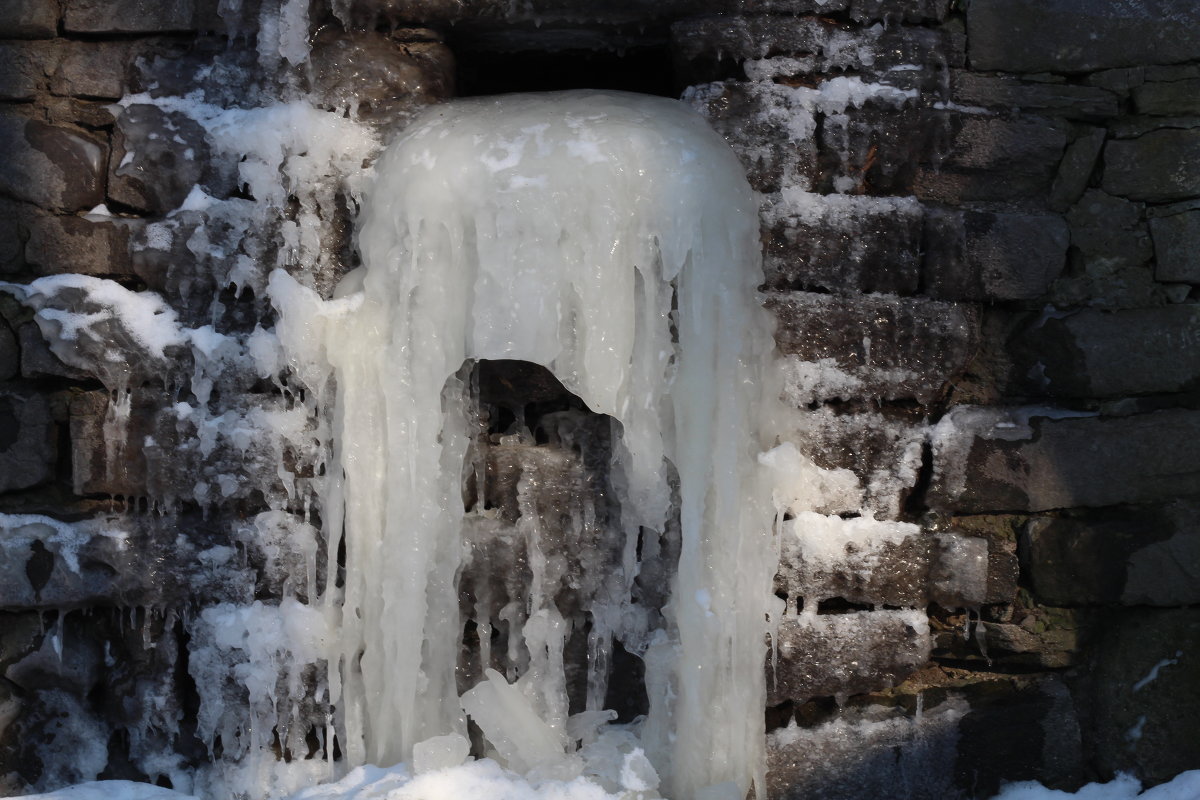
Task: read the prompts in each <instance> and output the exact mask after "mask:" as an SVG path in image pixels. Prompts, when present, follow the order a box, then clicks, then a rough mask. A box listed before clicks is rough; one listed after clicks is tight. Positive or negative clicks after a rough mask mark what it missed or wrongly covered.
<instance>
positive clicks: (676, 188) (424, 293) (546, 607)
mask: <svg viewBox="0 0 1200 800" xmlns="http://www.w3.org/2000/svg"><path fill="white" fill-rule="evenodd" d="M376 170H377V175H378V178H377V182H376V184H375V186H374V190H373V193H372V194H371V195H370V198H369V200H368V202H367V204H366V205H365V206H364V207H365V212H364V219H363V221H362V225H361V230H360V238H359V245H360V250H361V252H362V255H363V260H364V263H365V265H366V270H365V274H362V275H356V276H355V277H354V278H352V279H350V280H349V281H348V282H347V283H346V285H345V286H344V287H343V289H342V290H341V291H340V292H339V293H338V297H336V299H334V300H332V301H321V300H320V299H319V297H318V296H317V295H316V294H315V293H314V292H313V291H311V290H309V289H306V288H303V287H302V286H301V285H300V284H298V283H297V282H296V281H294V280H293V279H291V278H290V277H289V276H288V275H286V274H285V273H283V272H281V271H277V272H276V273H275V274H274V275H273V276H272V278H271V282H270V289H271V293H272V297H273V300H274V302H275V303H276V305H277V306H278V307H279V309H280V310H281V320H280V322H279V324H278V326H277V333H278V335H279V337H280V339H281V341H282V342H283V345H284V348H285V351H286V352H287V354H288V356H289V358H290V360H291V362H292V366H293V369H294V370H295V373H296V374H297V375H298V376H299V377H300V378H301V379H303V380H304V381H305V382H306V383H308V385H309V386H310V388H311V389H312V390H313V392H314V396H317V397H321V396H325V399H326V402H327V403H328V404H329V406H330V411H331V413H332V415H333V427H332V435H333V437H334V439H333V441H334V442H335V446H334V450H335V452H334V458H335V460H336V463H337V466H338V468H334V469H330V470H329V471H328V480H327V484H326V487H325V490H324V493H323V497H322V503H323V506H324V508H323V520H324V523H325V525H326V530H327V532H328V535H330V536H331V537H333V540H334V541H336V539H337V537H338V536H339V535H340V533H341V531H342V530H343V529H344V531H345V534H344V535H345V550H346V567H345V584H344V590H343V592H344V594H343V595H342V596H340V597H335V596H334V593H333V592H330V593H328V595H329V596H328V597H327V602H328V607H329V611H330V614H331V615H332V616H334V617H336V618H337V619H335V620H334V624H333V625H332V627H331V630H333V631H337V632H338V633H337V634H335V635H336V636H338V637H339V638H338V639H337V641H336V642H335V643H334V645H333V647H332V649H331V651H330V665H331V671H330V672H331V679H333V683H332V685H331V699H332V701H333V703H334V704H335V706H337V707H338V708H339V710H340V713H341V714H342V719H341V720H340V724H341V725H342V729H343V735H344V736H345V741H344V742H343V747H344V750H345V752H346V753H347V756H348V758H349V759H350V761H351V763H363V762H365V761H371V762H375V763H384V764H388V763H394V762H397V761H401V760H407V759H409V758H411V757H412V755H413V750H414V746H415V745H417V744H418V743H422V742H424V741H425V740H427V739H430V738H431V737H436V736H444V735H447V734H451V733H458V734H465V733H466V732H467V727H466V721H465V719H464V714H463V709H464V707H465V708H466V711H467V713H469V714H471V715H472V716H474V717H476V718H477V721H479V723H480V725H481V727H483V728H484V730H485V733H487V734H488V737H489V739H491V743H492V745H493V746H494V747H495V748H496V750H497V751H499V753H500V755H501V756H505V755H508V758H509V761H510V765H511V766H513V767H521V768H532V767H535V766H537V767H540V768H544V769H545V768H550V769H552V771H553V772H554V773H555V774H559V775H561V776H562V777H569V776H570V775H571V774H572V773H574V774H579V771H580V770H584V771H585V772H586V771H587V770H588V754H589V752H590V753H593V754H594V753H597V752H599V751H602V750H605V748H606V747H607V748H608V749H610V750H613V752H614V753H617V754H620V757H621V759H624V761H622V763H624V762H625V761H629V760H630V759H633V761H630V764H631V765H632V766H629V769H628V770H625V771H626V772H628V773H629V774H628V775H625V777H626V778H628V779H629V781H632V782H633V783H637V784H638V786H639V787H642V788H643V789H650V788H652V786H653V785H654V784H656V783H658V782H659V781H660V780H661V787H660V789H661V791H662V792H663V793H664V794H665V795H667V796H673V797H679V798H690V797H698V796H706V797H707V796H712V797H714V798H715V797H734V796H736V797H742V796H744V795H745V793H746V792H747V791H748V790H749V789H750V788H751V785H752V784H753V785H756V786H758V787H762V786H764V785H765V784H763V783H762V779H763V770H764V757H763V746H764V745H763V741H764V739H763V737H764V731H763V717H762V711H761V709H762V708H763V705H764V702H765V687H764V675H763V663H764V662H763V659H764V653H765V649H764V647H765V641H766V636H767V624H766V618H767V612H768V610H769V609H770V607H771V602H770V601H771V596H770V588H771V578H772V576H773V574H774V571H775V566H776V558H777V549H776V545H775V544H774V542H773V521H774V519H775V509H774V507H773V505H772V502H771V491H770V489H771V487H770V486H769V480H768V475H767V473H768V472H769V470H768V469H767V467H766V466H765V465H763V464H760V463H759V462H758V460H757V458H756V457H757V455H758V454H759V453H760V452H762V451H763V450H765V449H768V448H769V447H770V446H771V445H772V444H773V442H772V441H771V440H770V438H768V437H769V434H770V433H771V432H773V427H772V420H773V417H774V413H773V409H774V407H775V406H774V403H775V402H776V400H775V398H777V397H778V395H779V387H778V386H777V385H776V383H775V382H774V379H773V378H772V377H771V376H772V375H773V374H777V371H772V370H771V369H770V362H771V359H770V356H769V354H770V351H771V347H772V342H771V336H770V323H769V321H768V317H767V315H766V312H764V311H763V309H762V308H761V306H760V305H759V302H758V300H757V297H756V291H755V290H756V286H757V284H758V283H759V282H760V281H761V268H760V265H759V260H760V255H759V251H760V244H759V239H758V218H757V200H756V197H755V196H754V194H753V193H752V192H751V190H750V188H749V187H748V185H747V183H746V179H745V177H744V173H743V170H742V167H741V165H740V164H739V163H738V161H737V159H736V158H735V157H734V155H733V153H732V152H731V151H730V150H729V149H728V147H727V146H726V145H725V143H724V142H723V141H722V140H721V139H720V138H719V137H718V136H717V135H716V134H715V133H713V132H712V131H711V130H710V129H709V128H708V126H707V125H706V123H705V122H704V121H703V119H701V118H700V117H699V116H698V115H695V114H694V113H692V112H691V111H689V110H688V109H687V108H686V107H685V106H683V105H682V104H680V103H677V102H674V101H669V100H664V99H660V98H652V97H644V96H634V95H625V94H619V93H606V92H572V93H562V94H549V95H539V96H533V95H530V96H509V97H503V98H496V99H486V100H468V101H459V102H455V103H451V104H447V105H442V106H437V107H434V108H431V109H430V110H428V111H426V112H425V113H424V115H423V116H421V117H420V118H419V119H418V120H417V121H415V122H414V123H413V124H412V125H411V126H410V127H408V128H407V129H406V131H405V132H404V134H403V135H402V136H401V138H400V139H399V140H398V141H397V142H396V143H394V144H393V145H392V146H391V147H390V148H389V149H388V150H387V151H386V152H385V153H384V155H383V156H382V158H381V159H380V161H379V162H378V164H377V167H376ZM480 359H523V360H525V361H529V362H533V363H536V364H540V365H542V366H545V367H547V368H548V369H549V370H550V371H551V372H552V373H553V374H554V375H555V376H556V377H557V378H558V379H559V380H561V381H562V383H563V384H564V385H565V387H566V388H567V389H568V390H569V391H571V392H572V393H574V394H575V395H577V396H578V397H579V398H581V399H582V400H583V401H584V402H585V403H586V404H587V405H588V406H589V408H590V409H591V410H592V411H594V412H596V413H600V414H606V415H608V416H610V417H612V418H613V419H614V420H616V422H617V423H619V428H620V433H621V435H620V438H619V441H616V442H614V447H613V462H614V464H613V469H614V472H616V473H619V474H620V475H621V476H622V480H621V481H620V483H619V486H620V487H621V488H620V490H619V494H620V495H621V496H620V498H619V499H620V501H621V502H620V523H619V528H620V530H619V532H618V533H619V535H620V536H623V537H636V536H637V535H638V532H639V530H640V529H645V530H648V531H663V530H664V529H665V528H666V526H667V525H668V524H669V523H670V522H671V521H672V518H673V516H674V515H675V514H677V515H678V524H679V526H680V535H681V539H682V545H681V554H680V557H679V564H678V570H677V573H676V577H675V579H674V584H673V590H672V593H671V600H670V602H669V603H668V604H667V606H666V608H665V609H663V615H662V616H661V617H659V618H657V621H656V622H654V623H653V624H651V623H650V622H649V620H650V619H651V617H650V616H649V615H647V614H644V613H639V612H638V609H637V607H636V606H634V605H631V604H630V603H629V602H628V587H629V586H630V585H631V583H632V581H633V579H634V578H635V577H636V571H637V569H638V560H637V556H636V553H635V548H634V547H633V546H632V545H633V542H634V541H635V540H634V539H630V538H626V539H625V540H624V541H625V545H626V546H624V547H623V549H622V552H624V553H626V554H627V556H626V557H624V558H622V559H619V560H618V561H619V564H618V565H617V566H616V567H615V569H617V570H620V571H621V572H623V573H625V574H621V575H619V576H618V577H619V578H620V580H619V581H617V582H616V585H617V586H619V587H622V590H621V592H618V593H617V594H621V593H624V595H625V597H624V598H620V597H614V598H613V600H614V607H608V608H606V607H605V606H604V605H603V604H601V605H600V606H599V607H598V608H596V609H594V617H593V631H594V632H596V631H599V633H598V634H597V636H598V638H599V639H601V640H603V639H606V638H607V637H611V636H615V637H617V638H619V639H620V640H621V641H622V643H623V645H624V646H625V648H626V649H627V650H628V651H629V652H631V653H633V654H635V655H637V656H639V657H640V658H641V659H642V661H643V662H644V664H645V667H646V687H647V692H648V694H649V696H650V710H649V715H648V717H647V718H646V719H645V720H644V721H643V722H642V723H641V724H640V725H639V726H635V727H636V728H638V729H639V732H640V740H638V739H635V740H633V741H634V742H635V743H636V747H631V746H630V743H629V742H625V744H624V745H621V746H618V743H617V739H620V738H621V737H622V736H626V737H627V736H630V735H631V734H630V733H629V731H624V732H622V731H618V730H617V729H615V728H614V729H610V730H608V732H607V736H608V738H607V739H605V738H604V735H601V737H600V740H599V741H596V740H595V739H594V736H592V735H588V736H587V737H586V738H588V739H591V740H593V744H592V745H589V746H588V747H585V748H584V751H582V752H581V754H580V755H579V756H573V755H572V754H571V751H572V750H574V747H575V741H576V734H577V733H578V731H579V728H580V727H581V726H582V727H587V726H585V725H582V723H583V722H585V720H582V719H577V718H574V717H573V718H571V719H569V720H568V719H567V718H566V707H567V703H566V698H565V688H564V678H563V673H562V670H563V667H562V657H561V652H560V651H561V648H562V642H563V637H564V635H565V631H564V629H563V627H562V626H563V618H562V616H561V614H560V612H559V610H558V609H557V608H556V607H555V605H554V598H553V596H551V595H550V594H549V593H547V592H545V591H543V589H544V587H542V588H539V587H538V586H537V585H536V583H537V581H538V580H542V579H543V578H544V577H545V576H544V575H543V574H541V573H538V569H540V568H541V567H544V565H541V567H539V565H538V563H537V560H538V559H539V558H543V557H544V555H545V554H544V553H542V552H541V550H540V548H539V545H538V541H537V537H538V532H539V531H538V527H537V526H538V525H539V524H540V521H539V520H538V519H536V518H531V515H529V514H528V513H527V514H526V517H525V518H523V520H522V522H521V525H522V526H524V530H525V532H526V538H527V543H528V545H527V546H528V554H529V557H530V560H531V561H532V562H534V563H531V568H532V569H533V570H534V573H535V575H536V576H537V577H535V580H534V583H535V585H533V586H531V587H530V589H529V593H528V596H527V597H526V598H525V607H524V608H523V609H518V611H519V613H516V614H510V616H509V619H510V620H511V622H510V623H509V627H510V633H515V631H513V630H512V625H513V623H520V626H521V628H520V633H521V636H520V638H519V640H518V641H517V642H516V643H515V644H516V645H517V646H518V648H523V650H524V658H528V661H527V662H522V669H521V670H519V671H520V672H522V673H523V674H521V675H519V676H517V681H516V683H515V684H510V683H509V681H508V680H506V678H505V676H502V675H500V674H499V673H491V674H490V677H489V678H488V680H487V681H486V682H484V683H483V684H481V685H480V686H478V687H477V688H476V689H475V690H473V691H472V692H471V693H468V695H467V696H465V697H464V698H463V702H462V705H460V701H459V697H458V692H457V690H456V688H455V668H456V664H457V661H458V657H459V651H460V642H461V638H462V625H461V620H460V612H459V605H458V587H457V586H456V582H455V581H456V575H457V573H458V571H459V567H460V565H461V561H462V544H461V542H462V536H463V533H462V531H463V527H464V514H465V509H464V506H463V501H462V490H461V476H462V474H463V464H464V459H465V458H466V457H467V452H468V447H469V440H470V432H469V430H468V429H467V426H466V423H465V422H464V412H465V410H466V403H465V402H464V401H463V400H462V398H463V396H464V387H463V386H462V385H461V380H460V379H459V378H456V377H455V376H456V374H457V373H458V371H459V370H460V368H461V367H462V365H463V364H464V362H468V361H472V360H480ZM335 385H336V396H331V395H332V387H333V386H335ZM323 393H325V394H324V395H323ZM672 469H673V470H674V472H675V473H676V474H677V480H678V485H677V488H676V489H674V490H673V487H672V485H671V472H672ZM673 494H674V495H676V496H677V503H676V502H673ZM342 509H344V512H345V516H344V519H343V517H342V516H341V510H342ZM333 546H334V544H333V542H332V541H331V543H330V548H331V551H332V548H333ZM331 561H332V560H331ZM328 585H329V586H333V585H334V581H333V580H330V581H329V583H328ZM616 601H623V602H624V605H623V606H622V605H621V604H620V603H619V602H616ZM480 622H482V623H483V624H484V625H485V626H489V630H490V625H492V624H495V623H498V622H500V620H498V619H490V618H489V619H484V620H481V621H480ZM512 639H513V637H510V641H509V646H510V648H511V647H513V646H514V642H513V640H512ZM593 644H594V645H595V646H594V647H593V653H594V658H596V659H603V658H604V654H605V644H604V642H603V641H598V642H593ZM337 675H340V677H341V683H340V685H338V683H337V680H336V676H337ZM489 687H490V688H489ZM598 695H599V691H598V690H595V689H594V690H593V692H592V696H593V699H592V702H591V703H590V704H589V710H590V712H591V714H592V715H593V716H595V715H596V712H598V711H599V709H593V708H592V706H593V705H595V704H596V702H597V701H596V699H595V698H596V697H597V696H598ZM601 699H602V698H601ZM506 704H507V705H506ZM518 706H520V707H521V708H523V709H524V711H518V710H516V709H517V708H518ZM502 708H508V709H509V711H508V712H507V713H504V712H500V711H499V709H502ZM527 711H532V712H536V715H535V716H533V717H530V718H529V720H528V721H529V724H528V725H522V724H521V722H520V719H522V718H523V717H528V714H526V712H527ZM577 716H578V715H577ZM489 717H494V718H495V719H496V721H495V722H494V723H493V724H485V722H484V720H485V718H489ZM588 719H589V720H592V716H589V717H588ZM603 719H604V715H603V714H600V715H599V716H595V720H594V722H595V724H599V722H600V721H602V720H603ZM535 721H536V722H535ZM572 723H574V725H573V724H572ZM489 728H490V730H489ZM593 728H594V726H593ZM533 729H536V730H538V731H540V732H541V734H542V735H541V736H540V737H538V738H537V741H541V742H542V744H543V745H544V746H543V747H541V748H540V749H539V748H536V747H532V745H531V746H530V748H531V752H530V753H525V752H524V749H522V750H521V752H520V753H519V754H517V753H516V752H515V751H514V752H513V754H511V755H509V754H507V753H506V746H505V745H504V744H503V742H504V741H505V740H506V739H507V740H508V741H510V742H511V741H515V740H521V741H522V742H523V743H524V744H528V743H529V742H530V741H532V740H533V736H532V733H531V731H532V730H533ZM568 730H570V731H571V733H570V734H568ZM614 737H615V738H614ZM579 738H584V736H583V735H582V734H580V736H579ZM622 741H624V740H623V739H622ZM530 748H525V749H530ZM589 748H590V750H589ZM507 749H511V748H507ZM635 750H636V751H637V752H639V753H640V752H643V751H644V753H645V755H636V754H635ZM535 751H536V752H535ZM646 756H648V757H649V761H648V762H646ZM639 758H640V759H641V761H638V759H639ZM643 762H646V763H645V764H644V765H643ZM650 764H653V768H650ZM639 765H643V766H639ZM593 771H596V772H599V771H602V770H599V768H596V769H595V770H593ZM617 772H622V771H621V770H620V769H618V770H617ZM651 773H656V774H654V775H653V779H651ZM622 774H624V773H623V772H622ZM638 776H641V777H638ZM621 780H622V785H624V786H625V788H626V789H631V788H632V787H631V786H629V785H627V784H625V783H624V782H623V779H621ZM705 787H711V788H705ZM614 788H619V787H614ZM760 791H761V789H760Z"/></svg>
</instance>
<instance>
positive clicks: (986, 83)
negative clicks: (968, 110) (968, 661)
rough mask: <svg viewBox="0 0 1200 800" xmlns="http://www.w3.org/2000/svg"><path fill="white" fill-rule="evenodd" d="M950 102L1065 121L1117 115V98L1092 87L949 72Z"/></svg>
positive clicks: (960, 71)
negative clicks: (1065, 119) (1061, 118)
mask: <svg viewBox="0 0 1200 800" xmlns="http://www.w3.org/2000/svg"><path fill="white" fill-rule="evenodd" d="M950 80H951V86H952V87H953V91H952V93H951V97H952V99H953V100H954V101H955V102H957V103H961V104H962V105H965V106H981V107H983V108H993V109H998V110H1001V111H1012V110H1014V109H1016V110H1020V111H1025V112H1033V113H1044V114H1046V115H1047V116H1056V117H1065V118H1067V119H1097V118H1100V119H1103V118H1107V117H1115V116H1116V115H1117V97H1116V95H1115V94H1113V93H1112V92H1110V91H1108V90H1106V89H1102V88H1099V87H1093V86H1077V85H1075V84H1055V83H1030V82H1026V81H1022V80H1021V79H1019V78H1017V77H1014V76H1010V75H980V74H978V73H974V72H967V71H965V70H955V71H953V72H952V73H951V78H950Z"/></svg>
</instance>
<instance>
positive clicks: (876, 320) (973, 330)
mask: <svg viewBox="0 0 1200 800" xmlns="http://www.w3.org/2000/svg"><path fill="white" fill-rule="evenodd" d="M767 307H768V308H769V309H771V310H772V311H773V312H775V314H776V315H777V316H778V318H779V326H778V329H777V330H776V332H775V340H776V342H777V343H778V345H779V349H780V351H781V352H782V353H784V354H785V355H787V356H790V357H791V358H790V359H789V365H788V366H787V367H785V370H786V372H785V375H786V380H787V382H788V387H787V389H786V390H785V391H786V393H787V395H788V397H789V398H790V399H791V400H792V401H793V402H796V403H797V404H806V403H812V402H822V401H825V400H832V399H835V398H838V397H840V398H844V399H849V398H861V397H877V398H881V399H900V398H913V399H917V400H918V401H921V402H928V401H930V400H931V399H932V398H934V397H936V396H937V395H938V393H939V392H940V391H941V389H942V387H943V386H944V384H945V383H946V382H947V381H950V380H952V379H953V378H954V377H955V376H956V375H958V374H959V373H960V372H961V370H962V369H963V368H964V367H965V366H966V363H967V360H968V359H969V358H970V355H971V353H972V352H973V348H974V343H975V341H976V339H977V336H978V333H977V331H978V324H979V320H978V316H977V315H976V313H975V311H974V309H972V308H970V307H967V306H964V305H960V304H956V303H944V302H938V301H934V300H927V299H924V298H906V297H892V296H887V295H860V296H851V297H837V296H834V295H827V294H812V293H807V292H794V293H791V294H786V295H785V294H777V295H771V296H770V297H769V299H768V301H767Z"/></svg>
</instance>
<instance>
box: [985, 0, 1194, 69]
mask: <svg viewBox="0 0 1200 800" xmlns="http://www.w3.org/2000/svg"><path fill="white" fill-rule="evenodd" d="M967 36H968V39H969V41H970V59H971V66H972V68H974V69H978V70H985V71H986V70H1004V71H1008V72H1091V71H1094V70H1098V69H1104V68H1106V67H1130V66H1139V65H1142V64H1173V63H1176V62H1179V61H1191V60H1193V59H1196V58H1200V6H1197V5H1196V4H1194V3H1190V2H1182V3H1181V2H1177V0H1132V1H1130V0H973V2H972V3H971V4H970V5H969V6H968V11H967Z"/></svg>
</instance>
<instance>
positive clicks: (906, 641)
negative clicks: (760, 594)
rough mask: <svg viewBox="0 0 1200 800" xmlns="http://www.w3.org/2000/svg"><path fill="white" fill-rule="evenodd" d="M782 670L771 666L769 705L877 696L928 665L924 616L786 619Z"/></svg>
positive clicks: (897, 613)
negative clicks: (814, 699)
mask: <svg viewBox="0 0 1200 800" xmlns="http://www.w3.org/2000/svg"><path fill="white" fill-rule="evenodd" d="M778 639H779V641H778V666H777V667H776V668H775V669H774V670H771V669H770V665H769V664H768V673H767V686H768V694H769V699H768V703H769V704H770V705H777V704H778V703H782V702H784V701H786V700H792V701H799V702H803V701H805V700H809V699H811V698H814V697H830V696H834V695H837V696H841V697H846V696H849V695H852V694H861V693H863V692H870V691H878V690H880V689H886V688H889V687H891V686H894V685H896V684H897V683H899V682H900V681H902V680H904V678H906V677H908V676H909V675H911V674H912V673H914V672H916V671H917V670H918V669H920V668H921V667H923V666H924V665H925V664H926V662H928V660H929V652H930V638H929V622H928V620H927V619H926V617H925V612H924V611H856V612H851V613H848V614H803V615H800V616H793V617H785V618H784V619H783V620H781V621H780V623H779V628H778Z"/></svg>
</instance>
